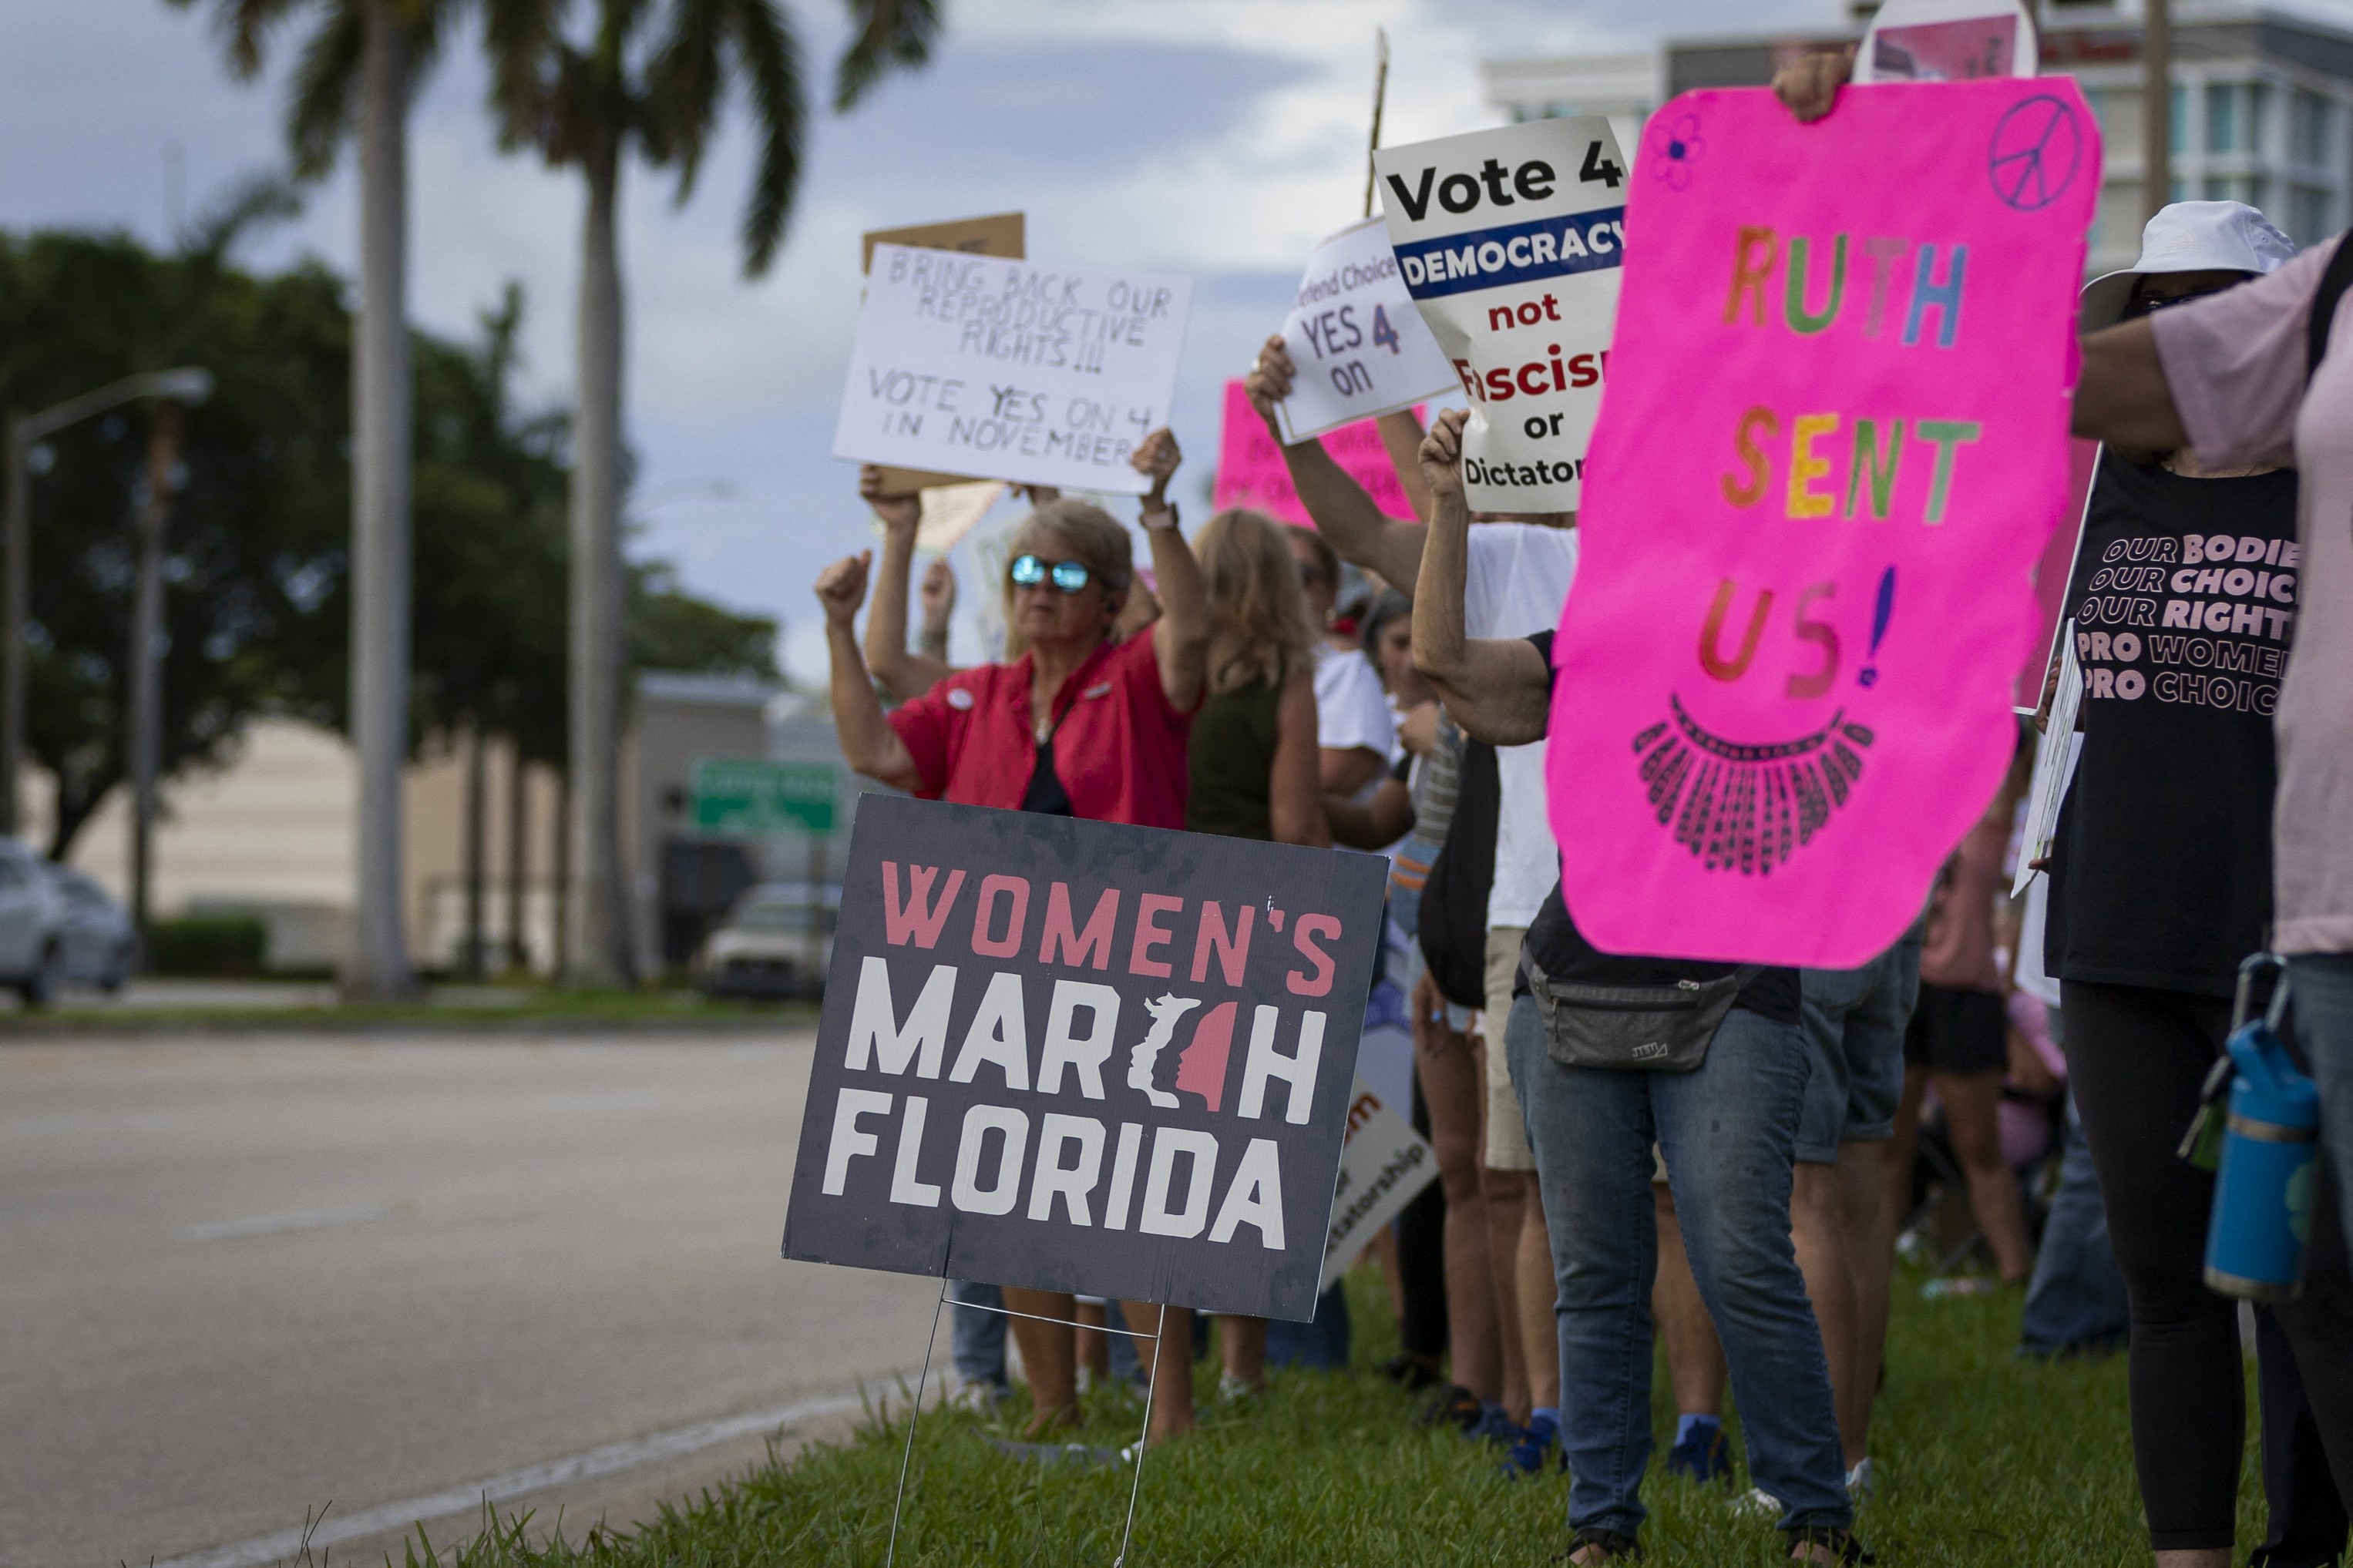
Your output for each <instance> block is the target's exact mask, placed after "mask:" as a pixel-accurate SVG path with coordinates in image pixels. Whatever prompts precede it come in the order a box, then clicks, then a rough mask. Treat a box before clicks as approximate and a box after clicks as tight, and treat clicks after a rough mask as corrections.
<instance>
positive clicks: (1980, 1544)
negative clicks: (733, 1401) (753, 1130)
mask: <svg viewBox="0 0 2353 1568" xmlns="http://www.w3.org/2000/svg"><path fill="white" fill-rule="evenodd" d="M1919 1279H1920V1277H1919V1276H1917V1275H1909V1274H1907V1275H1905V1277H1903V1278H1902V1279H1899V1283H1898V1296H1897V1303H1896V1308H1895V1318H1894V1325H1893V1330H1892V1334H1891V1339H1890V1343H1889V1347H1888V1369H1887V1384H1886V1388H1885V1391H1884V1392H1883V1394H1882V1395H1881V1397H1880V1401H1879V1406H1878V1414H1877V1417H1876V1423H1875V1426H1874V1428H1873V1436H1872V1450H1873V1455H1874V1457H1875V1458H1876V1460H1877V1466H1876V1468H1878V1470H1879V1472H1880V1487H1881V1490H1880V1495H1879V1497H1878V1499H1877V1500H1874V1501H1873V1502H1872V1503H1870V1504H1868V1505H1867V1506H1866V1507H1865V1508H1864V1509H1863V1510H1862V1513H1861V1515H1860V1518H1859V1519H1858V1521H1857V1528H1858V1530H1859V1531H1860V1532H1861V1533H1862V1536H1863V1538H1864V1541H1865V1543H1866V1544H1867V1545H1869V1546H1870V1547H1871V1548H1872V1549H1873V1551H1875V1552H1877V1554H1878V1557H1879V1561H1880V1562H1881V1563H1888V1564H1900V1565H1905V1568H1912V1565H1917V1568H1928V1565H1931V1564H1943V1563H1972V1564H1974V1563H2032V1564H2039V1565H2040V1564H2055V1563H2065V1564H2077V1563H2081V1564H2103V1565H2105V1564H2133V1565H2136V1568H2137V1565H2140V1564H2146V1563H2148V1561H2149V1554H2148V1548H2147V1536H2146V1535H2145V1533H2144V1532H2143V1529H2142V1525H2141V1512H2140V1503H2139V1499H2138V1496H2137V1492H2136V1490H2135V1488H2134V1483H2133V1474H2132V1447H2131V1438H2130V1436H2129V1433H2128V1431H2127V1429H2126V1417H2125V1368H2124V1362H2123V1358H2122V1357H2120V1356H2118V1357H2111V1358H2107V1359H2104V1360H2099V1361H2090V1362H2084V1361H2077V1362H2070V1363H2056V1364H2044V1363H2033V1362H2023V1361H2021V1360H2019V1359H2018V1358H2017V1357H2016V1356H2015V1355H2013V1354H2012V1347H2013V1346H2014V1345H2015V1344H2016V1343H2017V1340H2018V1314H2019V1307H2020V1299H2019V1296H2018V1293H2017V1292H2014V1291H2012V1292H2007V1293H2003V1294H2000V1295H1994V1296H1978V1297H1964V1298H1957V1299H1948V1300H1936V1301H1926V1300H1922V1299H1921V1297H1920V1294H1919V1289H1918V1286H1919ZM1350 1298H1351V1301H1352V1304H1353V1305H1354V1307H1355V1309H1356V1312H1355V1318H1356V1328H1357V1332H1356V1353H1355V1364H1354V1366H1353V1367H1352V1369H1351V1370H1350V1371H1349V1372H1347V1373H1287V1374H1277V1376H1276V1377H1275V1379H1274V1381H1273V1384H1272V1387H1271V1390H1270V1393H1269V1394H1268V1397H1267V1399H1266V1400H1265V1402H1264V1403H1263V1404H1262V1405H1258V1406H1255V1407H1252V1408H1247V1409H1242V1410H1223V1409H1215V1408H1211V1409H1205V1411H1204V1414H1203V1419H1202V1423H1201V1429H1200V1431H1199V1432H1198V1434H1197V1435H1195V1436H1192V1437H1190V1438H1188V1439H1186V1440H1183V1441H1179V1442H1177V1443H1174V1444H1171V1445H1169V1446H1167V1447H1164V1448H1160V1449H1155V1451H1154V1452H1153V1453H1152V1455H1151V1457H1150V1458H1149V1460H1148V1461H1147V1463H1146V1465H1145V1471H1144V1481H1143V1493H1142V1500H1141V1502H1140V1503H1139V1505H1138V1506H1137V1509H1136V1515H1135V1541H1134V1546H1133V1548H1132V1549H1131V1551H1130V1553H1129V1559H1128V1560H1129V1563H1131V1564H1133V1565H1134V1568H1143V1565H1146V1564H1152V1565H1158V1564H1168V1565H1171V1568H1174V1565H1178V1564H1183V1565H1188V1568H1189V1565H1196V1564H1198V1565H1202V1568H1207V1565H1209V1564H1237V1565H1252V1568H1255V1565H1259V1564H1332V1565H1334V1568H1341V1565H1346V1568H1366V1565H1372V1564H1384V1563H1482V1564H1483V1563H1526V1564H1531V1565H1535V1564H1546V1563H1552V1562H1554V1561H1555V1560H1556V1554H1557V1553H1560V1552H1562V1551H1563V1549H1564V1547H1565V1545H1566V1541H1567V1527H1566V1524H1565V1522H1564V1520H1565V1510H1566V1502H1567V1481H1566V1479H1565V1478H1563V1477H1561V1476H1559V1475H1558V1474H1557V1473H1555V1474H1552V1475H1548V1476H1546V1478H1544V1479H1539V1480H1521V1481H1506V1480H1504V1479H1501V1478H1500V1477H1499V1476H1497V1475H1496V1474H1495V1472H1494V1468H1493V1456H1492V1455H1491V1454H1490V1452H1489V1451H1488V1450H1486V1449H1484V1448H1482V1447H1473V1446H1472V1445H1470V1444H1467V1443H1465V1442H1464V1441H1463V1440H1462V1439H1461V1438H1460V1437H1457V1436H1454V1435H1453V1434H1452V1433H1451V1431H1445V1432H1433V1431H1431V1430H1430V1429H1428V1428H1426V1427H1423V1426H1419V1424H1418V1423H1417V1421H1416V1419H1415V1416H1416V1414H1417V1412H1418V1410H1419V1405H1420V1402H1419V1400H1418V1399H1416V1398H1414V1397H1409V1396H1408V1395H1407V1394H1403V1393H1401V1392H1399V1391H1398V1390H1397V1389H1396V1388H1394V1387H1392V1386H1391V1385H1390V1384H1388V1382H1387V1381H1386V1380H1384V1379H1383V1378H1382V1377H1380V1376H1379V1375H1378V1373H1377V1372H1376V1371H1375V1370H1374V1369H1375V1368H1376V1367H1377V1365H1378V1364H1379V1363H1380V1362H1381V1361H1382V1360H1383V1359H1384V1358H1385V1357H1387V1356H1388V1355H1389V1354H1391V1353H1392V1352H1394V1351H1395V1349H1396V1344H1395V1334H1394V1331H1393V1329H1392V1328H1391V1326H1390V1324H1389V1321H1388V1319H1389V1314H1388V1304H1387V1300H1386V1299H1385V1297H1384V1296H1383V1293H1382V1291H1381V1288H1380V1285H1379V1282H1378V1280H1377V1278H1375V1277H1374V1276H1373V1275H1372V1274H1371V1273H1370V1271H1369V1270H1366V1269H1359V1270H1358V1271H1357V1273H1356V1276H1355V1277H1354V1278H1353V1279H1351V1281H1350ZM946 1341H947V1335H946V1332H945V1326H944V1325H943V1328H942V1332H941V1336H940V1352H939V1357H940V1359H944V1356H945V1352H946ZM940 1359H935V1360H934V1369H935V1370H936V1369H937V1367H938V1365H939V1364H940ZM1197 1375H1198V1386H1200V1387H1201V1388H1203V1389H1205V1390H1206V1389H1208V1388H1210V1387H1213V1386H1214V1384H1215V1380H1216V1372H1215V1369H1214V1366H1213V1365H1212V1364H1211V1363H1208V1362H1206V1361H1205V1362H1204V1363H1202V1365H1201V1368H1200V1371H1199V1373H1198V1374H1197ZM2252 1393H2253V1391H2252V1388H2251V1389H2250V1396H2251V1399H2252ZM1025 1403H1026V1402H1025ZM901 1409H902V1405H901V1404H900V1402H899V1399H898V1398H895V1397H894V1399H893V1400H892V1403H891V1405H890V1409H889V1412H888V1414H887V1415H870V1419H869V1420H868V1421H866V1422H865V1423H864V1424H863V1425H862V1426H860V1429H859V1430H858V1432H857V1434H856V1435H855V1436H853V1437H852V1438H851V1439H850V1440H849V1441H848V1442H846V1443H842V1444H839V1445H818V1446H813V1447H808V1448H807V1449H805V1450H804V1451H802V1452H801V1453H799V1454H798V1455H797V1456H795V1457H794V1458H790V1459H788V1460H785V1461H783V1462H777V1461H776V1459H775V1458H773V1457H772V1458H771V1460H770V1462H769V1463H767V1464H765V1465H763V1466H759V1467H756V1468H754V1469H753V1470H751V1471H750V1472H749V1473H748V1474H746V1475H744V1477H742V1478H741V1479H738V1480H736V1481H734V1482H733V1483H731V1484H729V1485H727V1486H725V1487H723V1488H721V1489H716V1490H713V1491H710V1492H706V1493H705V1494H703V1495H702V1496H701V1497H700V1498H697V1499H695V1500H691V1501H684V1502H681V1503H680V1504H678V1505H677V1506H675V1507H670V1508H665V1509H664V1510H662V1512H661V1514H660V1516H659V1518H657V1519H654V1520H650V1521H646V1522H644V1523H642V1524H639V1525H638V1526H636V1527H634V1528H631V1529H622V1530H610V1531H607V1530H597V1531H591V1532H590V1533H588V1534H587V1535H586V1538H585V1539H580V1538H578V1534H577V1532H576V1531H573V1532H571V1533H574V1534H575V1543H574V1544H571V1545H566V1544H565V1543H564V1542H548V1543H546V1544H543V1545H533V1544H531V1542H532V1541H533V1538H536V1537H539V1536H541V1535H543V1534H544V1533H545V1531H544V1530H543V1528H541V1527H540V1525H539V1523H538V1521H520V1520H509V1521H503V1522H502V1523H501V1526H500V1527H499V1528H497V1529H494V1530H492V1531H488V1532H486V1533H485V1534H483V1535H482V1536H481V1537H480V1538H479V1539H478V1540H476V1541H475V1542H472V1543H471V1544H470V1546H468V1547H466V1548H465V1549H463V1550H462V1551H461V1552H459V1553H458V1554H457V1556H456V1557H455V1558H454V1559H451V1558H443V1559H440V1560H439V1561H440V1562H441V1563H450V1564H453V1568H454V1565H462V1568H490V1565H493V1564H495V1565H498V1568H509V1565H512V1568H522V1565H525V1564H529V1565H533V1568H558V1565H570V1564H575V1563H595V1564H600V1565H605V1564H611V1565H625V1564H626V1565H629V1568H637V1565H640V1564H642V1565H646V1568H652V1565H654V1564H662V1565H665V1568H749V1565H751V1564H787V1563H789V1564H804V1563H806V1564H812V1565H818V1564H825V1565H833V1564H839V1565H840V1568H849V1565H852V1564H858V1565H861V1568H862V1565H866V1564H880V1563H882V1561H883V1552H884V1546H885V1543H886V1542H887V1540H888V1538H889V1534H890V1530H891V1505H892V1494H893V1491H894V1489H895V1487H896V1484H897V1481H898V1476H899V1464H900V1453H901V1444H902V1442H903V1440H904V1438H905V1435H906V1426H905V1423H904V1420H903V1418H902V1415H900V1411H901ZM1139 1413H1140V1407H1139V1405H1138V1404H1137V1403H1136V1402H1134V1401H1133V1400H1130V1399H1128V1398H1127V1397H1125V1396H1124V1394H1119V1393H1116V1392H1113V1391H1101V1392H1098V1393H1097V1394H1093V1395H1092V1396H1091V1397H1090V1400H1089V1402H1088V1405H1087V1410H1086V1415H1087V1425H1086V1426H1085V1428H1084V1429H1083V1430H1082V1432H1080V1433H1079V1434H1077V1435H1076V1436H1077V1438H1078V1440H1080V1441H1085V1442H1091V1443H1093V1444H1097V1445H1102V1446H1105V1447H1116V1446H1119V1445H1123V1444H1125V1443H1129V1442H1132V1441H1133V1440H1134V1436H1135V1433H1136V1428H1137V1424H1138V1415H1139ZM1652 1415H1653V1418H1654V1427H1655V1430H1656V1432H1657V1433H1658V1436H1659V1450H1658V1454H1657V1455H1656V1456H1654V1459H1653V1468H1652V1471H1651V1479H1650V1481H1649V1483H1648V1485H1647V1486H1646V1487H1645V1488H1644V1499H1645V1501H1646V1502H1647V1503H1648V1505H1649V1507H1650V1509H1651V1517H1650V1520H1649V1522H1648V1523H1647V1524H1646V1525H1645V1526H1644V1529H1643V1532H1642V1540H1643V1545H1644V1547H1645V1549H1646V1550H1647V1552H1648V1553H1649V1558H1650V1560H1651V1561H1652V1562H1655V1563H1694V1564H1698V1563H1705V1564H1711V1565H1713V1564H1719V1563H1757V1564H1764V1563H1775V1562H1778V1561H1779V1560H1780V1556H1781V1549H1780V1543H1779V1537H1778V1535H1776V1534H1775V1533H1774V1531H1772V1529H1771V1527H1770V1526H1769V1524H1765V1523H1757V1522H1751V1521H1743V1520H1740V1519H1736V1517H1734V1516H1733V1514H1732V1513H1731V1511H1730V1510H1729V1508H1728V1507H1727V1504H1728V1502H1729V1500H1730V1498H1731V1496H1732V1495H1733V1494H1732V1492H1731V1491H1730V1490H1729V1489H1725V1488H1723V1487H1708V1488H1702V1487H1698V1486H1694V1485H1693V1484H1692V1483H1690V1482H1688V1481H1683V1480H1670V1479H1666V1478H1665V1477H1664V1476H1663V1475H1662V1474H1661V1473H1660V1472H1659V1470H1658V1469H1657V1468H1656V1466H1657V1462H1658V1459H1659V1458H1662V1457H1663V1455H1664V1452H1665V1446H1666V1443H1667V1442H1668V1441H1669V1440H1671V1439H1672V1435H1673V1429H1674V1411H1673V1408H1672V1399H1671V1398H1669V1396H1668V1394H1667V1393H1666V1377H1665V1369H1664V1365H1663V1363H1662V1365H1661V1367H1660V1370H1659V1375H1658V1377H1657V1379H1656V1380H1655V1384H1654V1399H1653V1406H1652ZM989 1429H990V1428H988V1427H987V1426H985V1424H984V1423H983V1422H982V1421H981V1420H980V1419H979V1418H978V1417H976V1416H974V1415H966V1414H964V1413H961V1412H938V1413H927V1414H926V1415H924V1417H923V1422H922V1425H921V1426H920V1429H919V1433H918V1436H917V1438H916V1443H915V1450H914V1469H913V1479H912V1480H911V1483H910V1485H909V1487H908V1491H907V1504H906V1513H905V1517H904V1519H903V1521H902V1525H901V1533H900V1540H899V1557H898V1560H899V1562H901V1563H909V1564H925V1565H946V1564H956V1565H958V1568H964V1565H970V1564H990V1565H997V1564H1002V1565H1005V1568H1012V1565H1014V1564H1023V1565H1029V1564H1065V1563H1069V1564H1103V1565H1105V1568H1108V1565H1109V1564H1110V1563H1112V1561H1113V1556H1114V1555H1115V1554H1116V1552H1117V1551H1118V1548H1119V1533H1120V1524H1121V1521H1122V1518H1123V1516H1124V1510H1125V1509H1126V1507H1127V1500H1128V1485H1129V1475H1128V1471H1127V1470H1126V1469H1125V1468H1124V1467H1101V1466H1081V1465H1074V1464H1063V1465H1056V1466H1051V1467H1047V1466H1041V1465H1039V1464H1037V1463H1035V1462H1028V1461H1021V1460H1016V1459H1012V1458H1007V1457H1006V1456H1004V1455H1002V1454H1000V1453H999V1452H998V1451H997V1449H995V1448H993V1447H990V1446H989V1444H988V1443H987V1441H986V1438H985V1433H986V1432H987V1430H989ZM2253 1471H2254V1466H2253V1447H2252V1439H2251V1443H2250V1449H2249V1457H2248V1463H2247V1465H2246V1467H2245V1469H2244V1470H2243V1472H2242V1487H2241V1492H2240V1541H2241V1553H2242V1555H2241V1561H2242V1562H2243V1561H2244V1552H2245V1550H2246V1548H2247V1546H2248V1545H2249V1544H2251V1543H2252V1542H2254V1541H2256V1540H2259V1539H2260V1531H2261V1526H2262V1517H2263V1515H2262V1503H2261V1500H2260V1494H2259V1490H2258V1489H2257V1487H2256V1484H2255V1480H2254V1475H2253ZM1742 1484H1743V1485H1744V1486H1745V1485H1746V1482H1745V1481H1744V1482H1743V1483H1742ZM428 1559H429V1553H427V1554H423V1555H412V1556H411V1558H410V1561H411V1563H424V1562H427V1560H428Z"/></svg>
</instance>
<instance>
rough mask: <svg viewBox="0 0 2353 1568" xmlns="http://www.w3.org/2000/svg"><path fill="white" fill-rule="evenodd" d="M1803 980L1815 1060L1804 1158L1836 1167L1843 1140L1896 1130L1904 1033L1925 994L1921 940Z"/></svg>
mask: <svg viewBox="0 0 2353 1568" xmlns="http://www.w3.org/2000/svg"><path fill="white" fill-rule="evenodd" d="M1798 978H1799V984H1800V987H1801V989H1802V992H1803V1005H1802V1008H1801V1011H1802V1013H1803V1015H1804V1019H1805V1027H1806V1050H1807V1054H1808V1055H1809V1057H1810V1058H1811V1067H1810V1072H1809V1075H1808V1078H1807V1080H1806V1101H1805V1106H1804V1109H1803V1110H1801V1111H1800V1112H1799V1118H1798V1158H1799V1160H1801V1161H1803V1162H1804V1163H1807V1164H1810V1165H1834V1164H1836V1163H1838V1151H1839V1145H1840V1144H1841V1143H1871V1142H1880V1141H1882V1140H1883V1139H1886V1138H1889V1137H1892V1136H1894V1131H1895V1108H1896V1106H1897V1104H1898V1103H1899V1102H1901V1101H1902V1100H1903V1098H1904V1031H1905V1026H1906V1025H1907V1024H1909V1023H1910V1022H1911V1018H1912V1008H1913V1005H1914V1004H1915V1003H1916V1002H1917V1001H1918V999H1919V994H1920V943H1919V942H1917V941H1916V940H1912V939H1906V940H1905V941H1903V942H1897V943H1896V944H1895V945H1894V947H1891V948H1889V949H1888V950H1887V951H1886V952H1883V953H1881V954H1880V955H1879V956H1878V957H1877V958H1874V959H1873V960H1872V961H1871V962H1870V963H1866V964H1864V965H1863V966H1862V968H1860V969H1805V970H1800V971H1799V974H1798Z"/></svg>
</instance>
